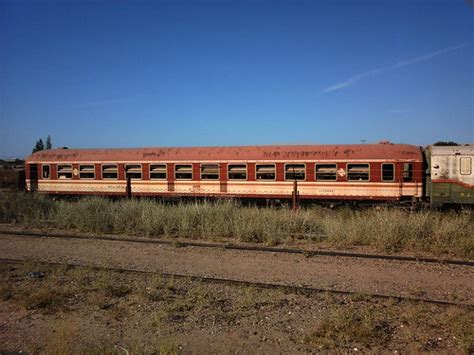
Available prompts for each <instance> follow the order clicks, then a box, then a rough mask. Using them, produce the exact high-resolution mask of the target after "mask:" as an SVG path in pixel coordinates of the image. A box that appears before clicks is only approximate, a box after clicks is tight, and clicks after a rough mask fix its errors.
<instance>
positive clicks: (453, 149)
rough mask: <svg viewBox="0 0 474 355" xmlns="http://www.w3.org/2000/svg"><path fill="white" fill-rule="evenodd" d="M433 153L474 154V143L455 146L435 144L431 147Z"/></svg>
mask: <svg viewBox="0 0 474 355" xmlns="http://www.w3.org/2000/svg"><path fill="white" fill-rule="evenodd" d="M429 150H430V151H431V154H432V155H433V156H434V155H474V144H465V145H454V146H435V145H432V146H430V147H429Z"/></svg>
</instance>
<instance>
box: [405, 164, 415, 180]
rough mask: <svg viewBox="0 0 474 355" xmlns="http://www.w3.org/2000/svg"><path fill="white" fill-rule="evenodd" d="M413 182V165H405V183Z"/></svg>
mask: <svg viewBox="0 0 474 355" xmlns="http://www.w3.org/2000/svg"><path fill="white" fill-rule="evenodd" d="M412 180H413V164H412V163H404V164H403V181H412Z"/></svg>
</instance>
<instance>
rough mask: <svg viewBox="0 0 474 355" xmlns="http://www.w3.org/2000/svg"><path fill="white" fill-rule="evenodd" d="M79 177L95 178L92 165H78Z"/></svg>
mask: <svg viewBox="0 0 474 355" xmlns="http://www.w3.org/2000/svg"><path fill="white" fill-rule="evenodd" d="M79 178H80V179H95V167H94V165H79Z"/></svg>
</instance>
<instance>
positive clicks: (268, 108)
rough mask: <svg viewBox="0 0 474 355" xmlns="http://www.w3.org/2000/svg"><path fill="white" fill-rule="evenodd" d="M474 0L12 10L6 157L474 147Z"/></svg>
mask: <svg viewBox="0 0 474 355" xmlns="http://www.w3.org/2000/svg"><path fill="white" fill-rule="evenodd" d="M473 104H474V7H471V6H469V5H468V3H467V2H465V1H463V0H438V1H436V0H429V1H428V0H426V1H422V0H406V1H404V0H398V1H389V0H379V1H375V0H374V1H363V0H362V1H356V0H354V1H329V0H328V1H297V0H296V1H290V0H288V1H265V0H260V1H225V0H214V1H211V0H209V1H205V0H201V1H197V0H196V1H184V0H176V1H119V0H118V1H105V0H104V1H22V0H15V1H6V0H0V132H1V133H0V157H14V156H25V155H28V154H29V153H30V152H31V149H32V148H33V146H34V143H35V141H36V140H37V139H38V138H40V137H42V138H43V139H45V138H46V136H47V135H48V134H50V135H51V136H52V140H53V145H54V146H69V147H77V148H88V147H141V146H215V145H253V144H313V143H314V144H332V143H338V144H340V143H360V142H361V140H366V141H367V142H378V141H380V140H390V141H393V142H403V143H411V144H415V145H427V144H430V143H433V142H435V141H437V140H455V141H458V142H460V143H468V142H469V143H473V142H474V127H473V125H474V123H473V122H474V108H473Z"/></svg>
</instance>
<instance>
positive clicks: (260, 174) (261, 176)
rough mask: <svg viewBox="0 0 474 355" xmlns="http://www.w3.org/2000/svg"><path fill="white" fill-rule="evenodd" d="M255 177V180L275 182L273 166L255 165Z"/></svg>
mask: <svg viewBox="0 0 474 355" xmlns="http://www.w3.org/2000/svg"><path fill="white" fill-rule="evenodd" d="M255 172H256V174H255V177H256V178H257V180H275V178H276V169H275V164H257V165H256V166H255Z"/></svg>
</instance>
